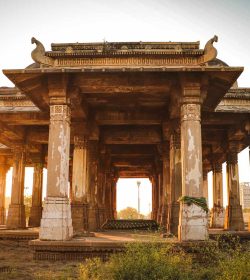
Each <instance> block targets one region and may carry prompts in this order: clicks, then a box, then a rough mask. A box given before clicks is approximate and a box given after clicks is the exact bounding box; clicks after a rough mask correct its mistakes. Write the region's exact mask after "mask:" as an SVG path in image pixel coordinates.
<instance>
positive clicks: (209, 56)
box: [202, 35, 218, 63]
mask: <svg viewBox="0 0 250 280" xmlns="http://www.w3.org/2000/svg"><path fill="white" fill-rule="evenodd" d="M214 42H218V36H217V35H214V37H213V38H211V39H210V40H209V41H207V43H206V45H205V48H204V55H203V61H202V63H206V62H209V61H211V60H214V59H216V57H217V50H216V48H215V47H214V46H213V43H214Z"/></svg>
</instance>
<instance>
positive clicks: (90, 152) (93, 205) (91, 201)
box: [87, 140, 99, 231]
mask: <svg viewBox="0 0 250 280" xmlns="http://www.w3.org/2000/svg"><path fill="white" fill-rule="evenodd" d="M97 183H98V141H97V140H89V141H88V149H87V201H88V230H89V231H96V230H97V229H98V228H99V222H98V220H99V219H98V204H97Z"/></svg>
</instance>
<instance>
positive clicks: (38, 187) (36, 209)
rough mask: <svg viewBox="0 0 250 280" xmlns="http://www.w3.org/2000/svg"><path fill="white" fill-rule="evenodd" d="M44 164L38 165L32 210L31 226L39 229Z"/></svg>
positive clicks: (34, 178)
mask: <svg viewBox="0 0 250 280" xmlns="http://www.w3.org/2000/svg"><path fill="white" fill-rule="evenodd" d="M42 186H43V164H42V163H36V164H35V166H34V175H33V191H32V206H31V208H30V217H29V226H30V227H39V226H40V223H41V218H42Z"/></svg>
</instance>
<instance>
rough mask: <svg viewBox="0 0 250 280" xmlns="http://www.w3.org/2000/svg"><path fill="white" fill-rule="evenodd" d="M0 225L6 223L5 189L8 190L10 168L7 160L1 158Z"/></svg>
mask: <svg viewBox="0 0 250 280" xmlns="http://www.w3.org/2000/svg"><path fill="white" fill-rule="evenodd" d="M0 160H1V161H0V225H4V224H5V222H6V209H5V189H6V174H7V172H8V170H9V166H8V165H7V164H5V160H4V159H3V160H2V159H1V158H0Z"/></svg>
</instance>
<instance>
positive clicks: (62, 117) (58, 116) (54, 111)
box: [50, 104, 71, 124]
mask: <svg viewBox="0 0 250 280" xmlns="http://www.w3.org/2000/svg"><path fill="white" fill-rule="evenodd" d="M70 117H71V110H70V107H69V105H61V104H60V105H59V104H56V105H54V104H53V105H50V122H57V121H58V122H60V121H61V122H67V123H69V124H70Z"/></svg>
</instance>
